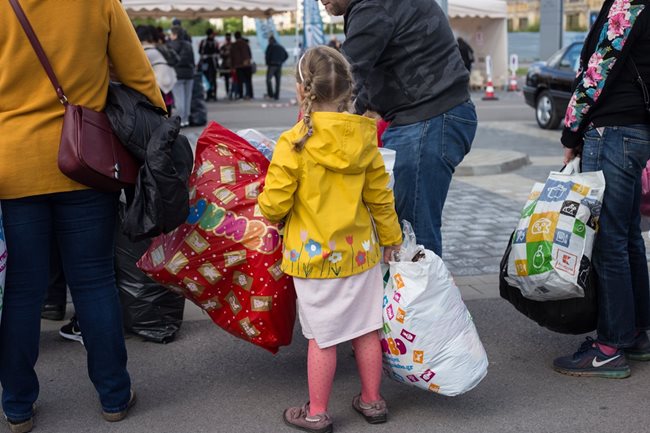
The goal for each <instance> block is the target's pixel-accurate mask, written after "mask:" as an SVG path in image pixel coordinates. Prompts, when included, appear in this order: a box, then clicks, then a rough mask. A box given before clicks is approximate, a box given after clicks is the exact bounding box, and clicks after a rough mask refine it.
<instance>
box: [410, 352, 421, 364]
mask: <svg viewBox="0 0 650 433" xmlns="http://www.w3.org/2000/svg"><path fill="white" fill-rule="evenodd" d="M413 362H414V363H416V364H422V363H424V352H423V351H421V350H414V351H413Z"/></svg>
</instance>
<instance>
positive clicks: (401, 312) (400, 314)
mask: <svg viewBox="0 0 650 433" xmlns="http://www.w3.org/2000/svg"><path fill="white" fill-rule="evenodd" d="M405 318H406V311H404V310H402V309H401V308H398V309H397V314H396V315H395V320H397V321H398V322H399V323H402V324H404V319H405Z"/></svg>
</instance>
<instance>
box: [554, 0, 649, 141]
mask: <svg viewBox="0 0 650 433" xmlns="http://www.w3.org/2000/svg"><path fill="white" fill-rule="evenodd" d="M640 3H645V2H642V1H640V0H616V1H614V3H613V4H612V6H611V7H610V9H609V12H608V14H607V21H605V23H604V25H603V27H602V28H601V30H600V34H599V36H598V43H597V45H596V49H595V51H594V52H593V53H592V54H591V56H590V57H589V59H588V63H587V65H586V66H585V65H584V64H583V62H582V61H581V65H580V69H579V70H578V75H577V77H576V83H575V84H576V87H575V91H574V92H573V96H572V97H571V100H570V101H569V105H568V107H567V110H566V115H565V117H564V130H563V131H562V144H563V145H564V146H565V147H569V148H574V147H578V146H580V145H581V144H582V134H583V132H584V130H585V129H586V128H587V125H588V123H589V113H590V111H591V109H592V108H593V106H594V105H595V104H596V103H597V102H598V100H599V99H600V98H601V96H602V93H603V91H604V90H605V87H606V85H607V83H608V80H609V81H611V80H613V78H612V77H613V76H614V75H615V74H613V70H614V66H615V65H616V64H617V63H619V62H618V61H619V60H620V59H621V58H622V57H623V47H624V46H625V45H626V43H627V42H628V40H629V38H630V33H631V31H632V28H633V27H634V24H635V22H636V21H637V19H638V18H639V16H640V15H641V13H642V12H643V11H644V10H645V8H646V6H645V5H644V4H640ZM583 60H584V57H583ZM621 63H623V62H621ZM618 69H620V68H618Z"/></svg>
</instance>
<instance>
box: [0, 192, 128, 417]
mask: <svg viewBox="0 0 650 433" xmlns="http://www.w3.org/2000/svg"><path fill="white" fill-rule="evenodd" d="M2 206H3V213H4V218H5V231H6V236H7V247H8V254H9V256H10V257H11V258H10V259H9V263H8V265H7V281H6V298H5V301H6V302H5V311H4V313H3V318H2V323H1V325H0V381H1V382H2V387H3V396H2V400H3V401H2V403H3V409H4V411H5V414H6V415H8V416H9V417H10V418H12V419H14V420H18V419H24V418H26V417H29V415H30V414H31V406H32V404H33V403H34V402H35V401H36V398H37V396H38V379H37V377H36V373H35V371H34V365H35V364H36V360H37V358H38V340H39V330H40V312H39V311H40V305H41V303H42V301H43V296H44V294H45V292H46V289H47V281H48V268H49V264H48V263H49V262H48V260H49V244H50V239H51V238H52V237H53V236H55V237H56V240H57V243H58V245H59V251H60V254H61V261H62V264H63V270H64V274H65V277H66V280H67V282H68V285H69V287H70V293H71V295H72V300H73V302H74V305H75V310H76V313H77V317H78V319H79V325H80V327H81V329H82V332H83V336H84V343H85V347H86V351H87V354H88V373H89V376H90V379H91V380H92V382H93V384H94V385H95V389H96V390H97V392H98V394H99V399H100V402H101V405H102V408H103V409H104V410H105V411H107V412H119V411H121V410H124V409H125V408H126V406H127V403H128V400H129V397H130V388H131V381H130V378H129V375H128V373H127V371H126V362H127V355H126V346H125V344H124V335H123V331H122V318H121V308H120V304H119V298H118V292H117V288H116V286H115V272H114V267H113V255H114V229H115V216H116V213H117V196H116V195H115V194H106V193H101V192H97V191H93V190H86V191H75V192H66V193H57V194H48V195H41V196H34V197H27V198H22V199H15V200H4V201H3V203H2Z"/></svg>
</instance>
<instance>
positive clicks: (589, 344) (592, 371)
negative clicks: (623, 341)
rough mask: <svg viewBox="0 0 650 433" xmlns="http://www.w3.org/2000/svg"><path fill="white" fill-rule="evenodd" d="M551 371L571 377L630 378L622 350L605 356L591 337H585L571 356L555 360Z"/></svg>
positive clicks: (628, 367)
mask: <svg viewBox="0 0 650 433" xmlns="http://www.w3.org/2000/svg"><path fill="white" fill-rule="evenodd" d="M553 369H554V370H555V371H557V372H558V373H562V374H568V375H571V376H586V377H604V378H607V379H624V378H626V377H629V376H630V366H629V365H628V363H627V359H626V358H625V353H624V352H623V350H621V349H618V350H617V351H616V352H614V353H613V354H611V355H607V354H605V353H603V352H602V351H601V350H600V348H599V347H598V344H597V342H596V341H595V340H594V339H593V338H591V337H587V340H586V341H585V342H584V343H582V345H581V346H580V348H579V349H578V351H577V352H576V353H574V354H573V355H568V356H562V357H560V358H557V359H555V361H553Z"/></svg>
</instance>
